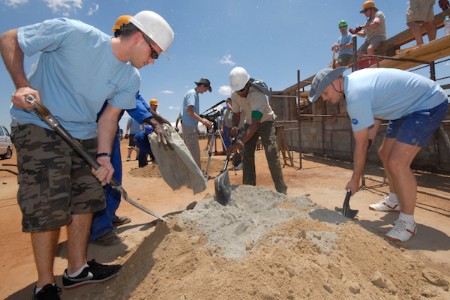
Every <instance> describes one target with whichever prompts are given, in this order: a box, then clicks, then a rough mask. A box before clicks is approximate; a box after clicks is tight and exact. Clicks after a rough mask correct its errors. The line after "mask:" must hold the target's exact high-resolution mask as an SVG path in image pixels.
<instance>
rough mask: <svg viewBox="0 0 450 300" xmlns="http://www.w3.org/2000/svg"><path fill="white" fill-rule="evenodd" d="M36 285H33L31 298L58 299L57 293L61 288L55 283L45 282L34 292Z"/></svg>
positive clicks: (40, 299) (41, 299) (59, 292)
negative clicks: (45, 283)
mask: <svg viewBox="0 0 450 300" xmlns="http://www.w3.org/2000/svg"><path fill="white" fill-rule="evenodd" d="M35 291H36V287H34V291H33V299H34V300H60V299H61V298H60V297H59V295H60V294H61V289H60V288H59V287H58V286H57V285H56V284H55V285H53V284H51V283H49V284H47V285H45V286H44V287H43V288H42V289H41V290H40V291H39V293H37V294H36V293H35Z"/></svg>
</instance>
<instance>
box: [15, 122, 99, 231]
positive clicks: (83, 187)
mask: <svg viewBox="0 0 450 300" xmlns="http://www.w3.org/2000/svg"><path fill="white" fill-rule="evenodd" d="M11 131H12V139H13V142H14V146H15V147H16V150H17V167H18V171H19V175H18V182H19V191H18V193H17V199H18V203H19V206H20V209H21V211H22V216H23V217H22V230H23V231H24V232H38V231H45V230H52V229H56V228H59V227H61V226H64V225H67V224H68V223H69V222H70V221H71V220H72V214H83V213H92V212H95V211H99V210H101V209H103V208H104V207H105V195H104V191H103V188H102V186H101V184H100V182H99V181H98V180H97V179H96V178H95V177H94V176H93V175H92V172H91V168H90V167H89V166H88V165H87V163H86V162H85V161H84V160H83V159H82V158H81V157H80V156H79V155H78V154H76V153H75V151H74V150H73V149H72V148H71V147H70V146H69V145H68V144H67V143H66V142H65V141H63V140H62V138H61V137H60V136H59V135H58V134H57V133H56V132H55V131H52V130H48V129H44V128H42V127H39V126H35V125H31V124H30V125H20V126H15V127H12V130H11ZM80 143H81V144H82V145H83V146H84V147H85V148H86V149H87V150H88V152H90V153H91V154H92V155H95V154H96V153H97V139H96V138H95V139H89V140H83V141H80Z"/></svg>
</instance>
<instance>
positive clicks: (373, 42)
mask: <svg viewBox="0 0 450 300" xmlns="http://www.w3.org/2000/svg"><path fill="white" fill-rule="evenodd" d="M385 40H386V39H385V38H383V37H381V36H376V37H373V38H371V39H370V40H367V39H366V41H365V42H364V44H362V45H361V47H360V48H359V49H358V52H363V53H367V48H368V47H369V45H372V47H373V48H375V49H376V48H377V47H378V46H380V45H381V43H382V42H384V41H385Z"/></svg>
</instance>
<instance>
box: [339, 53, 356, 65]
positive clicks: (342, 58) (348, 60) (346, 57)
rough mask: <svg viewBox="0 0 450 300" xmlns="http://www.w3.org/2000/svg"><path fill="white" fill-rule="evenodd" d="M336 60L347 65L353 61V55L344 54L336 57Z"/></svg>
mask: <svg viewBox="0 0 450 300" xmlns="http://www.w3.org/2000/svg"><path fill="white" fill-rule="evenodd" d="M336 62H337V63H338V64H339V65H341V66H347V65H349V64H351V63H352V62H353V55H351V54H342V55H339V57H338V58H337V59H336Z"/></svg>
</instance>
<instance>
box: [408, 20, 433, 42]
mask: <svg viewBox="0 0 450 300" xmlns="http://www.w3.org/2000/svg"><path fill="white" fill-rule="evenodd" d="M407 25H408V27H409V30H410V31H411V33H412V35H413V37H414V39H415V40H416V44H417V45H422V44H423V38H422V26H421V24H420V23H418V22H409V23H408V24H407ZM435 38H436V36H435Z"/></svg>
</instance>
